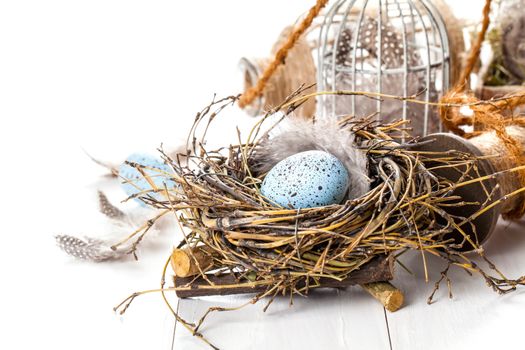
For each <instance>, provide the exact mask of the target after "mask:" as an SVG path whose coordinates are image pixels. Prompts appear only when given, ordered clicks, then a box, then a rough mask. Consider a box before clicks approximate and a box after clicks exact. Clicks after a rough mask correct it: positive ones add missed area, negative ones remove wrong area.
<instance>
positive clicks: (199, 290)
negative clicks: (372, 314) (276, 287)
mask: <svg viewBox="0 0 525 350" xmlns="http://www.w3.org/2000/svg"><path fill="white" fill-rule="evenodd" d="M206 277H207V279H208V280H209V281H210V282H212V283H213V285H210V283H209V282H207V281H206V280H205V279H204V278H202V277H181V276H176V277H175V287H176V288H178V290H177V292H176V293H177V296H178V297H179V298H191V297H201V296H209V295H231V294H248V293H261V292H264V291H266V290H267V289H268V284H265V282H264V281H257V282H250V281H246V282H243V281H239V280H238V279H237V278H236V277H235V276H234V275H231V274H225V275H220V276H215V275H212V274H209V275H207V276H206ZM392 278H393V259H392V257H389V256H381V257H376V258H374V259H372V260H371V261H370V262H369V263H367V264H365V265H363V266H362V267H361V268H360V269H359V270H356V271H355V272H353V273H352V274H351V275H350V276H349V277H348V278H346V279H344V280H342V281H338V280H335V279H332V278H326V277H322V278H320V279H319V285H318V286H310V287H311V288H345V287H348V286H351V285H356V284H365V283H373V282H380V281H387V280H391V279H392ZM304 286H305V284H304V283H302V284H298V285H297V286H296V287H297V288H302V287H304ZM378 300H379V299H378ZM380 301H381V300H380Z"/></svg>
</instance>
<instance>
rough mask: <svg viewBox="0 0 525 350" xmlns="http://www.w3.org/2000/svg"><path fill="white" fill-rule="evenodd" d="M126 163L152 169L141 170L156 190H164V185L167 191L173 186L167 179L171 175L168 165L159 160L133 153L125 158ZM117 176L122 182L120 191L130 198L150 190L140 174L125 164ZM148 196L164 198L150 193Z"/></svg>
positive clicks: (171, 181) (172, 182)
mask: <svg viewBox="0 0 525 350" xmlns="http://www.w3.org/2000/svg"><path fill="white" fill-rule="evenodd" d="M126 161H127V162H132V163H137V164H140V165H144V166H147V167H150V168H153V169H146V168H143V169H142V170H143V171H144V173H145V174H147V175H148V176H149V177H150V179H151V180H152V181H153V182H154V183H155V186H157V187H158V188H164V184H166V186H167V187H168V189H170V188H172V187H174V186H175V182H174V181H173V180H171V179H170V178H169V176H170V174H172V173H173V171H172V169H171V168H170V167H169V166H168V165H166V164H164V163H163V162H162V160H161V159H159V158H157V157H154V156H151V155H148V154H139V153H134V154H132V155H130V156H129V157H128V158H126ZM157 169H158V170H157ZM118 174H119V177H120V178H121V180H122V189H123V190H124V191H125V192H126V194H127V195H128V196H132V195H134V194H137V193H139V192H141V191H147V190H151V189H152V188H151V185H150V184H149V183H148V181H147V180H146V179H145V178H144V177H143V176H142V174H141V173H139V172H138V171H137V169H135V168H133V167H132V166H130V165H128V164H126V163H122V165H121V166H120V167H119V171H118ZM150 195H151V196H152V197H153V198H155V199H158V200H162V199H163V198H164V196H162V194H159V193H155V194H153V193H151V194H150ZM136 200H137V201H138V202H139V203H141V204H144V203H143V202H142V201H141V200H140V199H138V198H136Z"/></svg>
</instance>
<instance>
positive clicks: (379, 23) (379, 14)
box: [376, 0, 383, 120]
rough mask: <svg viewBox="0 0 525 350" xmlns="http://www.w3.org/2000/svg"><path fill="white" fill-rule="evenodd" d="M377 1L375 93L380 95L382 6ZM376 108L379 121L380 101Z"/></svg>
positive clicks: (378, 100) (381, 90) (379, 100)
mask: <svg viewBox="0 0 525 350" xmlns="http://www.w3.org/2000/svg"><path fill="white" fill-rule="evenodd" d="M378 1H379V6H377V39H378V43H379V44H378V46H377V47H378V53H377V61H378V62H379V64H378V65H377V92H378V93H379V94H381V93H382V92H383V87H382V85H381V82H382V79H381V77H382V74H381V70H382V64H381V61H382V59H383V43H382V42H381V38H382V37H383V35H382V33H383V13H382V8H383V6H382V4H381V0H378ZM376 106H377V117H378V118H379V120H381V99H380V98H378V99H377V103H376Z"/></svg>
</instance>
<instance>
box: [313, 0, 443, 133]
mask: <svg viewBox="0 0 525 350" xmlns="http://www.w3.org/2000/svg"><path fill="white" fill-rule="evenodd" d="M441 3H442V2H441ZM318 67H319V68H318V89H319V90H321V91H323V90H332V91H334V90H351V91H364V92H372V93H380V94H388V95H395V96H400V97H407V98H408V97H411V98H412V99H418V100H420V101H423V102H429V101H437V100H438V99H439V98H440V97H441V95H442V94H443V92H444V91H446V90H447V89H448V87H449V83H450V81H449V75H450V49H449V39H448V33H447V29H446V28H445V22H444V21H443V18H442V17H441V15H440V13H439V11H438V9H437V7H436V6H435V5H434V4H432V3H431V2H430V1H425V0H338V1H335V2H334V4H333V5H332V7H331V8H330V9H329V10H328V12H327V14H326V16H325V17H324V21H323V24H322V26H321V28H320V31H319V51H318ZM319 102H320V103H319V104H318V107H319V110H318V114H321V115H334V114H335V115H336V116H338V117H341V116H347V115H353V116H356V117H358V118H359V117H366V116H370V115H376V118H378V119H379V120H382V121H392V120H396V119H409V120H410V121H411V127H412V129H413V134H414V135H421V136H424V135H426V134H428V133H432V132H436V131H441V123H440V122H439V117H438V115H437V110H436V109H435V108H433V107H432V106H431V105H429V104H425V103H413V102H412V103H410V102H407V101H406V100H404V99H402V98H401V99H397V100H395V99H394V100H392V99H382V98H380V97H379V96H378V97H377V98H371V97H370V96H356V95H325V96H322V97H321V98H320V100H319Z"/></svg>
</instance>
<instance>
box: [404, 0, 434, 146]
mask: <svg viewBox="0 0 525 350" xmlns="http://www.w3.org/2000/svg"><path fill="white" fill-rule="evenodd" d="M408 3H409V4H410V7H412V9H413V10H415V12H416V15H417V17H418V18H419V21H420V22H421V27H422V28H423V33H424V34H425V44H426V53H427V66H426V70H425V75H426V78H425V101H429V100H430V64H431V62H432V60H431V57H430V40H428V31H427V27H426V25H425V22H424V20H423V16H422V15H421V12H420V11H419V9H418V8H417V6H416V5H414V2H413V1H412V0H408ZM424 108H425V112H424V116H423V136H425V135H427V133H428V113H429V105H428V104H425V107H424Z"/></svg>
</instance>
